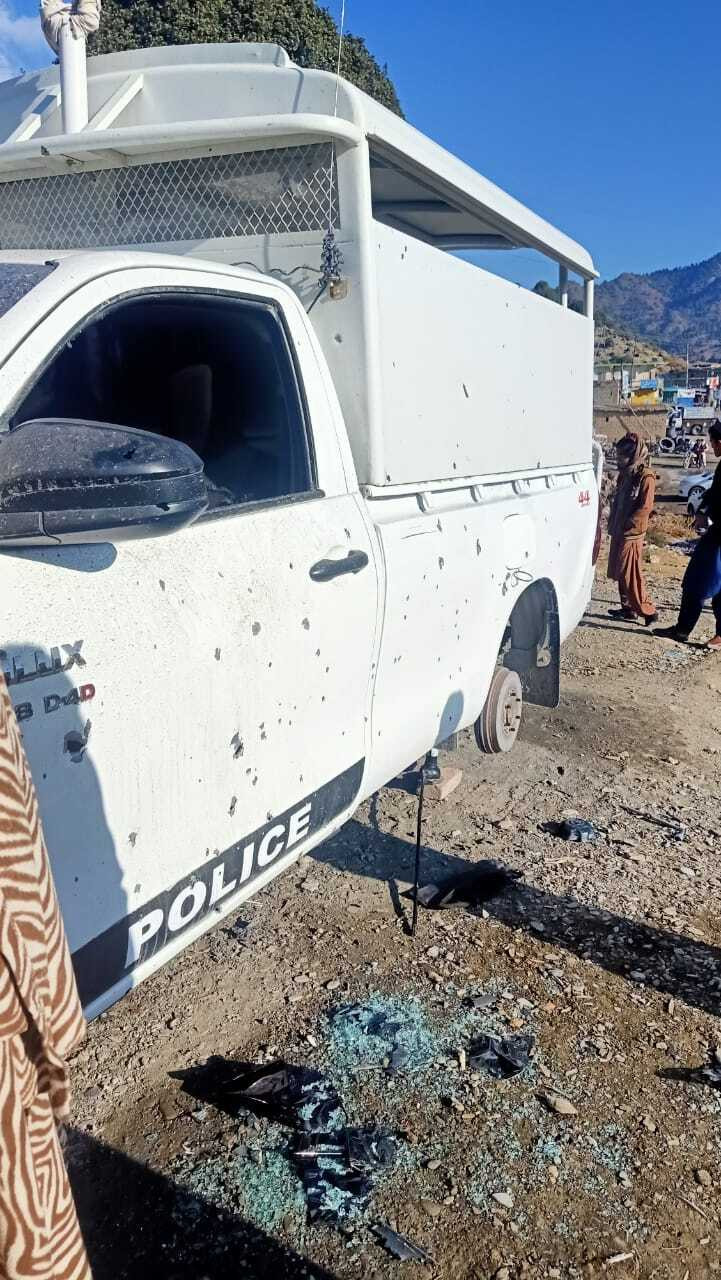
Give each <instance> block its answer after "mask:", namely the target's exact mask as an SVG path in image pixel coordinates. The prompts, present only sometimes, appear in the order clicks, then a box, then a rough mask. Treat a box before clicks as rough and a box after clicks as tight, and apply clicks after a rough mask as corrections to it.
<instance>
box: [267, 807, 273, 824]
mask: <svg viewBox="0 0 721 1280" xmlns="http://www.w3.org/2000/svg"><path fill="white" fill-rule="evenodd" d="M265 820H266V822H272V821H273V815H272V813H271V812H270V809H269V810H268V812H267V813H266V815H265Z"/></svg>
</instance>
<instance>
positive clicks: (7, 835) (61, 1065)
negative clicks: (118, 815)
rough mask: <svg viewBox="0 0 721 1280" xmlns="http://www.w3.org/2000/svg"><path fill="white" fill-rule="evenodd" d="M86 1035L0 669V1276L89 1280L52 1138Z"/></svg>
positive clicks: (19, 1279)
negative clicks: (72, 1063) (70, 1059)
mask: <svg viewBox="0 0 721 1280" xmlns="http://www.w3.org/2000/svg"><path fill="white" fill-rule="evenodd" d="M84 1031H85V1023H84V1021H83V1014H82V1010H81V1008H80V1001H79V999H78V993H77V989H76V987H75V977H74V974H73V969H72V964H71V961H70V953H69V951H68V946H67V942H66V940H65V933H64V930H63V923H62V919H61V917H60V911H59V909H58V904H57V899H56V897H55V888H54V885H53V882H52V877H51V874H50V866H49V864H48V857H47V852H46V849H45V842H44V840H43V833H42V829H41V827H40V818H39V816H38V809H37V801H36V798H35V788H34V786H33V780H32V778H31V776H30V771H29V769H28V764H27V760H26V759H25V753H24V751H23V747H22V742H21V740H20V734H19V732H18V727H17V723H16V720H15V712H14V711H13V707H12V703H11V702H10V698H9V696H8V692H7V688H6V686H5V680H4V678H3V675H2V672H0V1278H1V1280H91V1276H90V1267H89V1265H88V1260H87V1257H86V1255H85V1247H84V1245H83V1241H82V1237H81V1234H80V1227H79V1225H78V1220H77V1217H76V1214H75V1205H74V1204H73V1197H72V1192H71V1190H70V1185H69V1183H68V1177H67V1173H66V1172H65V1165H64V1163H63V1157H62V1152H61V1150H60V1142H59V1138H58V1130H57V1125H58V1123H59V1122H60V1121H61V1120H63V1119H64V1118H65V1116H66V1115H67V1113H68V1102H69V1087H68V1072H67V1067H66V1065H65V1058H66V1057H67V1055H68V1054H69V1053H70V1051H71V1050H72V1049H74V1048H75V1046H76V1045H77V1044H78V1043H79V1041H80V1040H81V1039H82V1036H83V1034H84Z"/></svg>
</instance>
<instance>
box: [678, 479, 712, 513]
mask: <svg viewBox="0 0 721 1280" xmlns="http://www.w3.org/2000/svg"><path fill="white" fill-rule="evenodd" d="M712 480H713V471H704V472H702V474H701V475H696V474H694V473H691V474H690V475H687V476H682V477H681V479H680V480H679V483H678V492H679V497H681V498H683V499H685V501H686V503H687V510H688V513H689V515H695V514H696V512H697V510H698V505H699V503H700V501H701V498H702V497H703V495H704V493H705V492H706V490H707V489H708V488H710V486H711V482H712Z"/></svg>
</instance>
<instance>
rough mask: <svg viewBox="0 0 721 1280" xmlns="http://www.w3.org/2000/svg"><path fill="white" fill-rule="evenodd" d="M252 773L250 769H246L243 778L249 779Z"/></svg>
mask: <svg viewBox="0 0 721 1280" xmlns="http://www.w3.org/2000/svg"><path fill="white" fill-rule="evenodd" d="M252 772H253V770H252V769H246V771H245V776H246V778H249V777H250V775H251V773H252Z"/></svg>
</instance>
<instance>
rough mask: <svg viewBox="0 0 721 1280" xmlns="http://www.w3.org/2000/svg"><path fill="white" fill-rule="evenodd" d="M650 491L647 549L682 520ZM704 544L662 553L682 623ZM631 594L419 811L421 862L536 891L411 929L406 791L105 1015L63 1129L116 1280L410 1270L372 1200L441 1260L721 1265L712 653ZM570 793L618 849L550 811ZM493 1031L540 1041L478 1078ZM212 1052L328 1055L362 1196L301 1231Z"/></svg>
mask: <svg viewBox="0 0 721 1280" xmlns="http://www.w3.org/2000/svg"><path fill="white" fill-rule="evenodd" d="M659 509H660V511H661V514H660V516H659V518H658V520H657V522H656V540H657V541H658V542H660V543H663V542H664V541H665V540H666V538H667V537H669V536H675V535H679V534H681V535H683V534H684V532H685V526H684V523H683V521H682V519H681V517H680V514H679V510H678V509H677V508H675V507H674V506H673V505H670V504H668V503H666V504H665V505H664V504H660V508H659ZM685 563H686V559H685V556H684V555H683V554H682V553H681V552H679V551H677V550H669V549H668V548H666V547H664V546H660V547H658V548H656V547H654V548H652V549H651V563H650V564H649V565H648V573H649V581H650V585H651V588H652V590H653V592H654V593H655V596H656V599H657V601H658V603H659V607H660V608H661V610H662V621H664V622H666V621H671V620H672V617H673V608H674V607H675V604H676V603H677V601H678V596H679V583H680V578H681V575H682V573H683V569H684V566H685ZM613 600H614V589H613V584H610V583H608V582H607V581H606V579H605V577H604V575H603V572H602V570H601V571H600V572H599V575H598V578H597V583H596V587H595V590H594V595H593V599H592V601H591V603H590V605H589V609H588V612H587V615H586V617H585V619H584V621H583V624H582V625H581V627H580V628H579V629H578V631H577V632H576V634H575V635H574V637H573V638H572V639H571V641H569V643H568V645H567V646H566V648H565V650H564V658H563V681H562V688H563V693H562V700H561V705H560V707H559V708H558V709H557V710H555V711H547V710H544V709H541V708H528V709H527V711H526V714H525V722H524V727H523V731H522V737H521V740H520V741H519V743H518V744H517V746H516V748H515V749H514V751H513V752H512V754H511V755H510V756H509V757H506V758H499V757H492V758H489V757H483V756H480V755H479V754H478V753H477V751H476V749H475V745H474V743H473V741H472V738H471V737H470V736H469V735H464V736H463V737H462V739H461V742H460V746H459V750H458V752H457V753H456V754H455V755H454V756H453V757H450V758H449V759H448V761H447V763H449V764H454V765H458V766H459V767H460V768H462V770H463V780H462V783H461V785H460V787H459V788H458V789H457V790H456V791H455V792H454V793H453V794H452V795H451V796H450V797H449V798H448V799H447V800H446V801H444V802H442V803H428V804H427V805H426V820H425V825H424V832H423V878H424V880H426V881H434V880H435V879H436V878H437V877H438V876H439V875H441V874H443V873H448V872H451V871H454V870H457V869H463V868H465V867H467V866H468V864H469V863H473V862H474V861H478V860H480V859H483V858H493V859H496V860H498V861H500V862H503V863H504V864H506V865H507V866H509V867H512V868H516V869H517V870H518V871H520V872H521V873H522V879H521V880H519V881H518V882H517V885H516V887H513V888H511V889H509V890H507V891H506V892H504V893H503V894H501V895H500V896H499V897H497V898H495V899H493V900H492V901H489V902H487V903H486V904H485V906H484V907H483V908H480V907H479V908H477V909H474V910H466V909H463V908H457V909H452V910H448V911H440V912H438V911H436V912H433V911H423V912H422V913H421V916H420V921H419V931H418V936H417V938H416V939H415V940H413V939H411V938H410V937H409V936H408V932H407V929H406V927H405V926H406V922H407V913H408V911H407V909H408V903H407V899H405V898H404V897H403V896H402V895H403V891H404V889H406V888H407V886H408V884H409V881H410V876H411V874H412V861H413V840H414V836H415V812H416V802H415V798H414V796H413V795H412V794H409V792H408V791H407V790H405V789H404V788H403V786H401V785H398V786H395V787H389V788H387V789H385V790H384V791H383V792H381V793H380V794H379V795H377V796H376V797H374V798H373V799H372V801H370V802H369V803H368V804H366V805H364V806H363V808H362V809H361V810H360V811H359V812H358V813H357V815H356V816H355V818H354V819H353V820H352V821H351V822H349V823H348V824H347V826H346V827H345V828H344V829H343V830H342V831H341V832H340V833H339V834H338V835H337V836H336V837H335V838H334V839H333V840H331V841H330V842H328V843H327V844H325V845H324V846H322V847H321V848H320V849H318V850H316V851H315V852H314V854H312V855H310V856H309V857H307V858H304V859H302V860H301V862H300V863H299V864H297V866H296V867H295V868H294V869H293V870H291V871H290V872H289V873H288V874H287V875H285V876H284V877H283V878H281V879H280V880H279V881H276V882H275V883H274V884H273V885H272V886H270V887H269V888H268V889H267V890H265V891H263V892H262V893H261V894H259V895H258V896H257V897H256V898H255V899H253V901H252V902H251V903H249V904H247V905H246V906H245V907H244V908H243V909H242V911H241V912H240V913H239V916H238V918H237V919H235V920H231V921H230V922H228V921H226V922H225V923H224V925H222V926H220V927H218V928H217V929H216V930H215V931H214V932H212V933H210V934H208V935H206V936H205V937H204V938H202V939H201V940H200V941H199V942H197V943H196V944H195V945H194V946H192V947H191V948H189V949H188V950H187V951H186V952H184V953H183V954H182V955H181V956H179V957H178V958H177V959H176V960H175V961H174V962H173V963H171V964H170V965H168V966H166V968H165V969H164V970H162V971H161V972H160V973H158V974H157V975H156V976H155V977H154V978H152V979H150V980H149V981H148V982H146V983H145V984H144V985H143V986H142V987H140V988H139V989H138V990H137V991H135V992H134V993H132V994H131V995H130V996H128V997H127V998H126V999H125V1000H124V1001H123V1002H121V1004H119V1005H118V1006H116V1007H115V1008H114V1009H112V1010H110V1011H109V1012H108V1013H107V1014H105V1015H104V1016H103V1017H102V1018H100V1019H98V1020H97V1021H96V1022H95V1023H94V1024H93V1025H92V1027H91V1028H90V1032H89V1035H88V1039H87V1041H86V1043H85V1045H84V1046H83V1047H82V1049H81V1050H80V1052H79V1053H78V1054H77V1055H76V1057H75V1059H74V1062H73V1078H74V1083H75V1095H76V1101H75V1114H74V1119H73V1126H72V1128H71V1129H70V1130H69V1132H68V1135H67V1152H68V1161H69V1165H70V1168H71V1174H72V1178H73V1182H74V1186H75V1190H76V1196H77V1199H78V1204H79V1208H80V1213H81V1218H82V1222H83V1226H84V1230H85V1233H86V1237H87V1241H88V1247H89V1251H90V1254H91V1258H92V1262H93V1267H94V1274H95V1277H96V1280H106V1278H107V1280H110V1277H113V1280H123V1278H124V1277H131V1276H132V1277H133V1278H134V1280H142V1278H144V1277H153V1280H161V1278H162V1280H165V1278H166V1277H167V1278H168V1280H181V1278H182V1280H186V1277H187V1278H188V1280H190V1278H191V1277H192V1278H193V1280H202V1278H203V1277H207V1278H208V1280H210V1278H211V1277H212V1280H216V1277H217V1278H218V1280H220V1277H223V1278H226V1277H235V1276H243V1277H260V1278H261V1280H262V1278H263V1277H271V1276H273V1277H277V1276H283V1277H306V1276H307V1277H319V1278H320V1277H329V1278H332V1277H336V1278H337V1280H341V1278H342V1280H345V1278H346V1277H348V1278H350V1277H377V1278H378V1280H381V1278H383V1280H385V1277H391V1276H393V1277H395V1276H397V1275H398V1274H399V1272H402V1271H404V1270H408V1268H409V1267H417V1266H419V1265H421V1264H414V1263H403V1262H400V1261H396V1260H395V1259H394V1258H392V1257H391V1256H390V1255H389V1254H388V1253H387V1252H386V1251H385V1250H384V1249H383V1247H382V1246H381V1244H380V1243H379V1241H378V1240H377V1239H376V1238H375V1237H374V1235H373V1233H372V1231H371V1229H370V1228H371V1225H372V1224H373V1223H374V1222H377V1221H381V1222H385V1223H391V1224H392V1225H393V1226H394V1227H395V1228H397V1230H398V1231H400V1232H402V1233H404V1234H405V1235H407V1236H409V1237H410V1238H411V1239H412V1240H413V1241H415V1242H416V1243H417V1244H419V1245H420V1246H421V1247H422V1248H423V1249H424V1250H426V1251H427V1252H428V1254H429V1255H430V1257H431V1258H432V1261H431V1262H428V1263H427V1264H425V1265H426V1270H427V1271H428V1273H432V1274H434V1275H436V1276H438V1277H444V1278H445V1277H458V1278H459V1280H465V1278H468V1280H471V1278H473V1280H484V1278H485V1277H492V1276H495V1277H497V1278H498V1280H516V1278H517V1277H524V1278H525V1277H528V1278H532V1277H533V1278H535V1277H555V1278H563V1280H571V1278H572V1277H574V1278H575V1277H581V1276H583V1277H586V1276H599V1275H602V1274H606V1273H608V1274H609V1275H611V1276H618V1277H620V1278H622V1277H624V1276H639V1277H644V1278H645V1280H652V1278H655V1280H699V1278H700V1277H706V1276H712V1275H716V1274H717V1273H718V1272H720V1271H721V1231H720V1229H719V1228H720V1225H721V1217H720V1214H721V1200H720V1199H719V1194H718V1181H719V1167H720V1160H721V1092H719V1091H718V1090H717V1088H716V1087H715V1086H714V1082H713V1079H712V1078H710V1077H708V1076H704V1075H703V1074H701V1071H700V1069H702V1068H703V1067H705V1066H707V1065H708V1064H709V1063H713V1061H714V1054H715V1053H716V1051H717V1045H718V1043H719V1042H720V1041H721V1029H720V1027H719V1021H718V1009H719V1000H720V998H721V997H720V994H719V987H720V985H721V949H720V948H721V922H720V920H719V911H718V906H717V904H718V901H719V888H720V887H721V886H720V874H721V873H720V872H719V867H718V860H717V851H718V849H719V848H720V847H721V813H720V811H719V797H718V775H719V756H720V754H721V730H720V729H719V728H718V727H717V726H718V725H719V723H720V721H719V716H718V706H719V693H720V692H721V659H719V657H718V655H714V654H710V653H708V652H706V651H704V650H703V649H702V648H701V647H698V648H684V649H683V650H681V649H679V648H678V646H676V645H674V644H672V643H670V642H668V641H664V640H661V639H658V638H655V637H653V636H652V635H651V634H650V633H649V632H648V631H646V630H644V629H643V628H640V627H638V626H636V625H633V624H625V623H617V622H614V621H612V620H610V619H609V618H608V615H607V609H608V607H609V605H610V604H611V603H612V602H613ZM711 622H712V619H711V617H710V614H709V615H705V619H704V623H703V624H702V627H701V628H700V633H701V634H702V635H703V632H704V631H705V632H706V633H708V634H710V633H711V630H712V627H711ZM572 815H578V816H581V817H584V818H588V819H590V820H591V821H592V822H594V823H595V824H596V825H597V827H598V828H599V830H600V839H599V841H598V842H597V843H593V844H571V843H568V842H565V841H563V840H560V839H558V838H556V837H554V836H553V835H551V834H549V833H548V832H546V831H544V830H543V829H542V825H543V824H544V823H547V822H549V821H558V820H560V819H562V818H563V817H566V816H572ZM641 815H647V816H646V817H644V816H641ZM654 817H655V818H657V819H658V818H660V819H662V820H665V821H667V822H669V823H671V824H672V826H671V827H668V826H660V825H657V824H655V823H654V822H652V821H650V820H649V818H654ZM672 828H674V829H672ZM677 837H680V838H677ZM479 997H480V998H481V999H480V1004H481V1007H480V1008H479V1007H478V1004H479ZM358 1003H360V1004H361V1005H363V1006H364V1007H366V1008H367V1009H370V1010H371V1013H372V1014H373V1016H377V1017H378V1018H379V1019H380V1023H381V1025H387V1024H388V1022H389V1021H390V1024H391V1026H397V1028H400V1029H399V1030H398V1029H396V1030H395V1031H394V1032H393V1033H392V1034H391V1040H392V1039H393V1036H395V1037H396V1038H397V1042H398V1043H400V1042H401V1041H402V1044H403V1047H404V1053H405V1060H404V1061H403V1062H402V1064H401V1066H400V1067H399V1068H398V1069H394V1068H393V1067H392V1066H391V1058H390V1057H389V1054H390V1053H391V1051H392V1048H393V1045H392V1044H390V1046H389V1044H388V1043H386V1042H385V1041H384V1040H383V1035H382V1034H381V1035H380V1036H376V1035H369V1034H364V1033H363V1031H362V1030H358V1027H357V1026H355V1024H352V1019H351V1024H350V1029H349V1025H346V1022H344V1019H345V1018H346V1017H347V1015H346V1014H345V1013H343V1012H341V1014H340V1015H339V1014H338V1013H337V1010H338V1009H339V1008H341V1010H343V1008H344V1006H347V1005H348V1004H353V1005H355V1004H358ZM364 1016H366V1015H364ZM368 1016H370V1015H368ZM384 1019H385V1023H384V1022H383V1020H384ZM366 1021H367V1018H366ZM374 1025H375V1024H374ZM483 1032H489V1033H493V1034H496V1035H502V1034H505V1035H508V1034H529V1035H531V1036H532V1037H533V1046H534V1047H533V1056H532V1059H531V1062H530V1064H529V1067H528V1068H527V1070H526V1071H524V1072H523V1073H522V1074H521V1075H519V1076H516V1077H515V1078H513V1079H507V1080H497V1079H494V1078H492V1077H491V1076H489V1075H488V1074H486V1073H485V1072H484V1071H483V1070H482V1069H481V1070H472V1069H470V1067H469V1064H468V1053H469V1050H470V1046H471V1045H472V1043H473V1040H474V1038H475V1037H477V1036H478V1035H479V1034H481V1033H483ZM211 1055H221V1056H223V1057H227V1058H231V1059H237V1060H240V1061H243V1062H254V1063H261V1062H268V1061H272V1060H273V1059H276V1058H283V1059H286V1060H287V1061H290V1062H294V1063H299V1064H304V1065H309V1066H314V1067H317V1068H319V1069H320V1070H321V1071H323V1072H324V1073H326V1074H327V1075H328V1076H329V1078H330V1079H331V1080H332V1082H333V1085H334V1086H335V1087H336V1088H337V1090H338V1093H339V1095H340V1098H341V1099H342V1104H343V1106H344V1108H345V1112H346V1115H347V1117H348V1121H349V1122H350V1123H351V1124H355V1125H371V1124H374V1125H375V1124H377V1125H380V1126H381V1127H382V1128H384V1129H385V1130H386V1131H388V1132H391V1133H393V1134H394V1135H395V1138H396V1144H397V1158H396V1161H395V1165H394V1167H393V1168H391V1169H388V1170H383V1171H382V1173H381V1176H379V1178H378V1181H377V1184H376V1186H375V1189H374V1192H373V1196H372V1199H371V1202H370V1204H369V1205H368V1206H367V1207H366V1208H365V1209H364V1210H363V1211H362V1212H360V1213H359V1214H358V1215H357V1216H350V1217H348V1218H347V1219H345V1220H344V1221H343V1222H342V1223H341V1224H340V1226H338V1225H328V1224H318V1223H313V1224H310V1223H309V1222H308V1221H307V1213H306V1204H305V1197H304V1191H303V1187H302V1184H301V1183H300V1181H299V1179H298V1176H297V1171H296V1167H295V1166H294V1164H293V1162H292V1160H290V1159H289V1156H288V1144H289V1136H290V1135H289V1129H288V1126H287V1125H284V1124H281V1123H277V1122H276V1121H275V1120H269V1119H267V1118H266V1117H263V1116H261V1117H258V1116H257V1115H253V1114H250V1113H248V1112H244V1113H242V1114H241V1115H238V1114H233V1113H232V1112H233V1108H229V1107H227V1106H225V1105H220V1106H216V1105H213V1103H211V1102H209V1101H207V1099H204V1098H203V1096H202V1090H201V1091H200V1093H199V1092H198V1090H197V1088H194V1087H193V1085H192V1079H193V1077H189V1076H188V1072H189V1071H191V1069H192V1068H193V1067H196V1066H197V1065H198V1064H201V1063H204V1062H205V1061H206V1060H207V1059H208V1058H209V1057H210V1056H211ZM401 1056H403V1055H401ZM184 1077H185V1078H184ZM719 1077H720V1079H721V1068H720V1069H719ZM559 1096H560V1097H561V1098H563V1099H565V1100H567V1101H566V1102H565V1103H564V1102H562V1103H560V1104H559V1103H558V1097H559ZM568 1103H570V1107H569V1106H568V1105H567V1104H568ZM559 1106H560V1108H561V1110H559V1109H558V1108H559Z"/></svg>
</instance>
